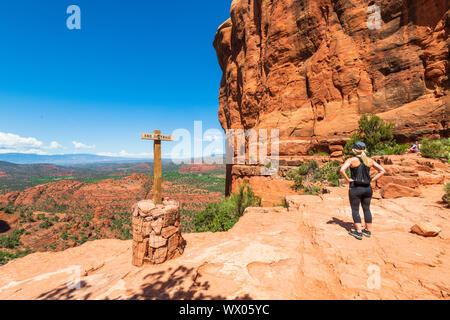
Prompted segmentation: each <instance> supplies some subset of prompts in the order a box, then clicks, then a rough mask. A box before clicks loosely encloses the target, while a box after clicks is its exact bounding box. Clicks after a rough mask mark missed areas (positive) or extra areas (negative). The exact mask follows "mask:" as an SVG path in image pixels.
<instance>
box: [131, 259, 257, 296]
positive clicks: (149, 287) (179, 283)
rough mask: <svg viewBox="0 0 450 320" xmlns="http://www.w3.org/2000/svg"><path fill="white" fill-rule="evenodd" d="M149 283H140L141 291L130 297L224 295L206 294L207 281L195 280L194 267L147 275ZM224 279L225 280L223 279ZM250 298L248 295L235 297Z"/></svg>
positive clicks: (181, 267)
mask: <svg viewBox="0 0 450 320" xmlns="http://www.w3.org/2000/svg"><path fill="white" fill-rule="evenodd" d="M144 279H145V280H149V283H146V284H143V285H142V287H141V288H142V292H141V293H139V294H134V295H133V296H131V297H130V299H132V300H135V299H139V300H141V299H145V300H150V299H151V300H224V299H226V297H225V296H222V295H212V294H208V290H209V289H210V285H209V283H208V282H207V281H206V282H198V281H197V271H196V270H195V269H194V268H186V267H184V266H179V267H178V268H176V269H172V268H170V269H168V270H167V271H159V272H155V273H151V274H149V275H147V276H146V277H145V278H144ZM224 281H226V280H224ZM236 299H238V300H250V299H251V297H250V296H248V295H245V296H242V297H238V298H236Z"/></svg>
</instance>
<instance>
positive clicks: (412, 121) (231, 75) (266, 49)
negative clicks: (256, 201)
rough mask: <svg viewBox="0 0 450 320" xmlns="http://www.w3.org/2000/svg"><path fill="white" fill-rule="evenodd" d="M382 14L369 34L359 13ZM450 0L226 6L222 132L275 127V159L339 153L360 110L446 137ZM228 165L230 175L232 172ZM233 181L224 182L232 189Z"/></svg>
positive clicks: (221, 39) (296, 0)
mask: <svg viewBox="0 0 450 320" xmlns="http://www.w3.org/2000/svg"><path fill="white" fill-rule="evenodd" d="M372 4H375V5H377V6H378V7H379V8H380V10H381V19H382V21H381V28H380V29H373V30H371V29H369V28H368V27H367V21H368V18H369V15H368V13H367V8H368V6H369V5H372ZM449 6H450V2H449V1H448V0H435V1H426V0H415V1H413V0H389V1H387V0H376V1H364V0H314V1H313V0H279V1H268V0H248V1H247V0H234V1H233V3H232V5H231V18H230V19H229V20H227V21H226V22H224V23H223V24H222V25H221V26H220V27H219V29H218V31H217V34H216V37H215V40H214V47H215V49H216V51H217V56H218V61H219V64H220V66H221V68H222V70H223V77H222V81H221V85H220V94H219V101H220V108H219V120H220V122H221V124H222V127H223V128H224V129H230V128H232V129H236V128H244V129H249V128H256V129H273V128H277V129H279V130H280V161H281V162H283V161H289V160H292V159H293V158H296V157H297V158H298V157H299V156H301V155H305V154H307V152H308V151H309V150H311V149H312V150H314V151H321V150H325V151H328V152H330V153H334V155H335V156H339V154H338V151H339V150H337V149H335V147H334V146H333V145H342V144H344V142H345V139H347V138H348V136H349V135H350V134H351V133H352V132H354V130H355V129H356V127H357V120H358V119H359V117H360V115H361V114H363V113H375V114H377V115H379V116H381V117H382V118H384V119H385V120H388V121H394V122H395V134H396V137H397V139H398V141H400V142H401V141H407V140H412V139H416V138H417V137H422V136H425V135H427V136H448V134H449V128H448V122H447V115H448V113H449V112H448V111H449V95H448V94H449V83H450V82H449V79H448V74H449V51H448V50H449V40H448V33H449V28H450V11H449ZM230 170H231V168H229V173H228V175H229V176H230V177H231V176H232V177H233V178H236V176H235V175H232V174H231V172H230ZM230 184H231V182H228V185H230Z"/></svg>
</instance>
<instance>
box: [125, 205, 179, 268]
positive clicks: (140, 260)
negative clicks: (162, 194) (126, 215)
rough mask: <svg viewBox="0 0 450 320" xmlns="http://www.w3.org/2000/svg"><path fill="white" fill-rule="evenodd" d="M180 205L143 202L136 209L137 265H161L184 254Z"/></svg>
mask: <svg viewBox="0 0 450 320" xmlns="http://www.w3.org/2000/svg"><path fill="white" fill-rule="evenodd" d="M178 209H179V203H178V202H177V201H171V200H164V201H163V203H162V204H158V205H155V203H154V202H153V201H152V200H143V201H140V202H138V203H136V204H135V205H134V206H133V262H132V263H133V265H134V266H137V267H140V266H142V265H143V264H161V263H164V262H165V261H167V260H169V259H173V258H176V257H178V256H180V255H181V254H183V251H184V240H183V237H182V236H181V223H180V212H179V210H178Z"/></svg>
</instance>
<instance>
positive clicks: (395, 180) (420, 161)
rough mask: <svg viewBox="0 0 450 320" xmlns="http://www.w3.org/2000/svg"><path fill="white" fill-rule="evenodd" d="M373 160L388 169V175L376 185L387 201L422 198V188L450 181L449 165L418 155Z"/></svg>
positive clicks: (390, 156)
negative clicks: (402, 198)
mask: <svg viewBox="0 0 450 320" xmlns="http://www.w3.org/2000/svg"><path fill="white" fill-rule="evenodd" d="M373 159H374V160H376V161H378V163H380V164H381V165H382V166H383V167H384V168H385V169H386V175H385V176H383V177H382V178H381V179H380V180H378V181H377V183H376V187H377V188H379V189H380V193H381V196H382V197H383V198H385V199H395V198H401V197H420V196H421V191H420V187H421V186H427V185H433V184H444V183H445V181H448V180H449V179H450V166H449V165H448V164H446V163H443V162H441V161H440V160H433V159H426V158H423V157H421V156H420V155H418V154H409V155H389V156H379V157H373Z"/></svg>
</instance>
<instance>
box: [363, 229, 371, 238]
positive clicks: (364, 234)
mask: <svg viewBox="0 0 450 320" xmlns="http://www.w3.org/2000/svg"><path fill="white" fill-rule="evenodd" d="M362 234H363V236H365V237H367V238H370V237H371V236H372V232H370V231H369V230H366V229H364V230H363V231H362Z"/></svg>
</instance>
